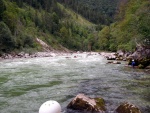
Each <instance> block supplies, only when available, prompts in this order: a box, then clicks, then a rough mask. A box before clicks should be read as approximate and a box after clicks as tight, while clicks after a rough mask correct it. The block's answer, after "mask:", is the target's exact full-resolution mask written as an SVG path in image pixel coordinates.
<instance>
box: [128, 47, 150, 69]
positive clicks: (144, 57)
mask: <svg viewBox="0 0 150 113" xmlns="http://www.w3.org/2000/svg"><path fill="white" fill-rule="evenodd" d="M128 59H129V63H128V65H130V64H131V62H132V59H134V60H135V65H136V66H138V67H139V68H146V67H147V66H149V65H150V46H142V45H140V46H137V48H136V51H135V52H134V53H133V54H132V55H130V56H129V57H128Z"/></svg>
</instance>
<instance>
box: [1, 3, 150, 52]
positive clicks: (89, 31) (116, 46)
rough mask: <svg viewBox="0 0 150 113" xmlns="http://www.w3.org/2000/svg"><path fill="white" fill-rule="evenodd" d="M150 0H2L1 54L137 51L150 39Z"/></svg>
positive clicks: (149, 43) (148, 42)
mask: <svg viewBox="0 0 150 113" xmlns="http://www.w3.org/2000/svg"><path fill="white" fill-rule="evenodd" d="M149 11H150V1H149V0H105V1H104V0H69V1H68V0H0V55H2V54H3V53H12V52H20V51H24V52H28V53H32V52H37V51H43V50H42V47H41V45H40V44H39V43H38V42H37V41H36V38H39V39H41V40H42V41H44V42H45V43H47V44H48V45H50V46H51V47H52V48H54V49H55V50H62V48H61V47H62V46H63V47H65V48H68V49H69V50H73V51H117V50H123V51H134V50H135V48H136V45H137V44H142V45H146V46H149V45H150V23H149V22H150V12H149Z"/></svg>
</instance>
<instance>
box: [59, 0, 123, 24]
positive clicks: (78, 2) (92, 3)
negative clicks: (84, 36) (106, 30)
mask: <svg viewBox="0 0 150 113" xmlns="http://www.w3.org/2000/svg"><path fill="white" fill-rule="evenodd" d="M57 1H58V2H60V3H63V4H65V5H66V6H68V7H70V8H72V9H73V10H75V11H76V12H77V13H79V14H81V15H83V16H84V17H85V18H86V19H88V20H89V21H91V22H94V23H96V24H105V25H107V24H110V23H112V22H113V21H114V15H115V14H116V12H117V10H118V6H119V4H120V1H121V2H122V0H57Z"/></svg>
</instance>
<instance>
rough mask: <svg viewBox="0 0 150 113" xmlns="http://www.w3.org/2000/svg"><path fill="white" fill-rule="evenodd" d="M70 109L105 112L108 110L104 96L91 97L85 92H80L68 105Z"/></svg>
mask: <svg viewBox="0 0 150 113" xmlns="http://www.w3.org/2000/svg"><path fill="white" fill-rule="evenodd" d="M67 108H69V109H73V110H80V111H87V112H98V113H104V112H105V111H106V108H105V101H104V99H103V98H89V97H87V96H85V95H84V94H78V95H77V96H76V97H75V98H74V99H73V100H72V101H71V102H70V103H69V104H68V106H67Z"/></svg>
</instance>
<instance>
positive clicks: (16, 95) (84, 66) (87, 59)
mask: <svg viewBox="0 0 150 113" xmlns="http://www.w3.org/2000/svg"><path fill="white" fill-rule="evenodd" d="M74 56H75V54H73V55H64V56H55V57H43V58H26V59H23V58H21V59H8V60H2V61H0V113H38V110H39V107H40V106H41V104H42V103H44V102H45V101H48V100H56V101H58V102H59V103H60V105H61V107H62V111H63V112H64V113H67V111H66V106H67V105H68V104H69V102H70V101H71V100H72V99H73V98H74V97H75V96H76V95H77V94H79V93H84V94H86V95H87V96H90V97H102V98H104V100H105V102H106V106H107V112H108V113H113V111H114V109H115V108H116V107H117V106H119V105H120V104H121V103H122V102H131V103H133V104H135V105H136V106H138V107H139V108H140V109H141V111H142V112H143V113H150V74H149V73H146V72H145V71H143V70H139V69H132V68H129V67H125V62H122V63H121V64H106V63H107V60H106V59H104V58H103V57H102V56H100V55H99V54H96V53H95V54H94V55H89V56H88V55H87V54H84V53H82V54H78V56H77V55H76V56H77V58H75V57H74ZM72 113H75V111H72Z"/></svg>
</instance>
